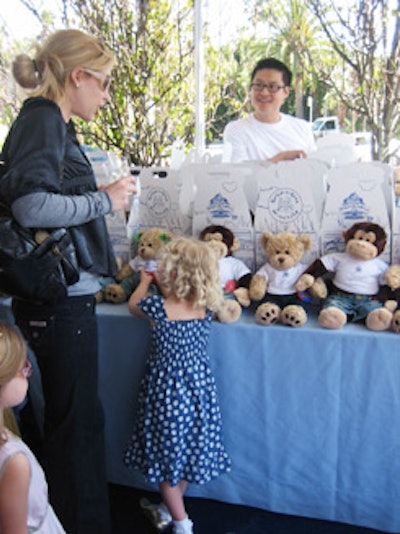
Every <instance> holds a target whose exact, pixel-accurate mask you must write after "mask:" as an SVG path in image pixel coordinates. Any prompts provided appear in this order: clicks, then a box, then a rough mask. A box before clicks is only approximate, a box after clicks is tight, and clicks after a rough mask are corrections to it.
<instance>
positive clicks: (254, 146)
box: [223, 113, 316, 163]
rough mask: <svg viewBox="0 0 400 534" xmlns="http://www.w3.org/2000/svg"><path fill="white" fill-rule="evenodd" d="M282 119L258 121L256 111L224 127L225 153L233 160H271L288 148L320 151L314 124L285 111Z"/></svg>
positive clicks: (232, 161) (235, 161)
mask: <svg viewBox="0 0 400 534" xmlns="http://www.w3.org/2000/svg"><path fill="white" fill-rule="evenodd" d="M280 115H281V120H280V121H279V122H274V123H267V122H261V121H259V120H257V119H256V118H255V117H254V115H253V114H251V115H248V116H247V117H244V118H243V119H238V120H236V121H232V122H230V123H229V124H227V125H226V127H225V130H224V136H223V137H224V154H225V155H226V157H227V158H228V159H229V161H230V162H231V163H240V162H242V161H258V160H263V161H265V160H267V159H270V158H272V157H273V156H276V154H278V153H279V152H282V151H285V150H304V151H305V152H306V153H307V154H309V153H311V152H314V151H315V150H316V145H315V141H314V136H313V133H312V130H311V123H309V122H307V121H305V120H303V119H298V118H296V117H292V116H291V115H286V114H284V113H281V114H280Z"/></svg>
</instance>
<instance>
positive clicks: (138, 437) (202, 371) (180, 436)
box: [124, 295, 230, 486]
mask: <svg viewBox="0 0 400 534" xmlns="http://www.w3.org/2000/svg"><path fill="white" fill-rule="evenodd" d="M139 306H140V308H141V309H142V310H143V311H144V312H145V313H146V315H148V316H149V317H150V318H152V319H153V320H154V323H155V324H154V325H153V334H152V342H153V345H152V351H151V355H150V357H149V359H148V362H147V368H146V374H145V377H144V378H143V381H142V387H141V392H140V396H139V412H138V419H137V430H136V432H135V433H134V435H133V436H132V439H131V443H130V445H129V447H128V449H127V450H126V451H125V455H124V462H125V464H126V465H127V466H129V467H132V468H135V469H139V470H140V471H142V472H143V473H144V475H145V477H146V480H147V481H148V482H151V483H159V482H163V481H167V482H169V483H170V485H171V486H175V485H176V484H177V483H178V482H179V481H180V480H187V481H188V482H194V483H197V484H204V483H206V482H209V481H210V480H211V479H213V478H215V477H217V476H218V475H220V474H222V473H225V472H226V471H228V470H229V469H230V459H229V457H228V454H227V453H226V451H225V448H224V445H223V443H222V439H221V415H220V410H219V405H218V399H217V391H216V387H215V381H214V377H213V375H212V373H211V370H210V368H209V359H208V354H207V342H208V338H209V333H210V327H211V318H212V314H211V312H209V311H208V312H207V315H206V318H205V319H191V320H187V321H168V319H167V316H166V313H165V310H164V305H163V298H162V297H161V296H159V295H154V296H151V297H146V298H145V299H143V300H141V301H140V303H139Z"/></svg>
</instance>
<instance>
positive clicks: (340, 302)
mask: <svg viewBox="0 0 400 534" xmlns="http://www.w3.org/2000/svg"><path fill="white" fill-rule="evenodd" d="M343 237H344V241H345V244H346V248H345V252H335V253H332V254H327V255H325V256H322V257H321V258H320V259H317V260H315V262H314V263H313V264H312V265H310V266H309V267H308V268H307V270H306V271H305V273H304V274H303V275H302V276H301V277H300V279H299V281H298V283H297V284H296V288H297V289H298V290H300V291H303V290H305V289H307V287H309V285H311V284H312V283H313V281H314V277H315V276H323V275H324V274H325V273H327V272H331V273H334V277H333V280H332V290H331V291H330V295H329V297H328V298H327V299H326V301H325V302H324V304H323V307H322V310H321V312H320V314H319V316H318V320H319V322H320V324H321V325H322V326H323V327H325V328H330V329H338V328H342V327H343V326H344V325H345V324H346V323H347V322H348V321H353V322H355V321H361V320H365V324H366V326H367V328H369V329H370V330H386V329H388V328H389V327H390V324H391V321H392V313H391V311H390V310H388V309H387V308H386V307H384V306H383V304H382V303H381V302H380V301H379V299H378V292H379V289H380V286H383V285H385V284H386V274H387V270H388V267H389V266H388V264H387V263H385V262H384V261H383V260H382V259H381V258H379V257H378V256H379V255H380V254H381V253H382V252H383V250H384V248H385V246H386V233H385V231H384V229H383V228H382V227H381V226H380V225H378V224H375V223H370V222H359V223H355V224H353V226H352V227H351V228H349V229H348V230H347V231H345V232H343Z"/></svg>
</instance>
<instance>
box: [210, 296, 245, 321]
mask: <svg viewBox="0 0 400 534" xmlns="http://www.w3.org/2000/svg"><path fill="white" fill-rule="evenodd" d="M241 314H242V307H241V305H240V304H239V302H237V301H236V300H233V299H228V300H225V301H224V303H223V304H222V306H221V308H220V309H219V310H218V311H217V313H216V317H217V319H218V321H220V322H221V323H234V322H235V321H237V320H238V319H239V317H240V316H241Z"/></svg>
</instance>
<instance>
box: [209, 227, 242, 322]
mask: <svg viewBox="0 0 400 534" xmlns="http://www.w3.org/2000/svg"><path fill="white" fill-rule="evenodd" d="M199 238H200V240H201V241H206V242H208V243H209V244H210V245H211V246H212V247H213V248H214V250H215V251H216V253H217V256H218V258H219V260H218V267H219V275H220V280H221V287H222V289H223V290H224V292H225V296H226V300H225V309H224V310H221V311H220V312H219V313H218V319H219V320H220V321H221V322H233V321H235V320H237V319H238V318H239V317H240V315H241V312H242V306H243V307H247V306H249V305H250V298H249V289H248V288H249V283H250V280H251V277H252V273H251V271H250V269H249V267H247V265H246V264H245V263H244V262H243V261H242V260H240V259H239V258H235V257H234V256H233V252H234V251H235V250H237V249H238V248H239V240H238V239H237V238H236V237H235V235H234V233H233V232H232V231H231V230H230V229H229V228H227V227H226V226H221V225H217V224H212V225H209V226H207V227H206V228H204V229H203V230H202V231H201V232H200V236H199Z"/></svg>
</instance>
